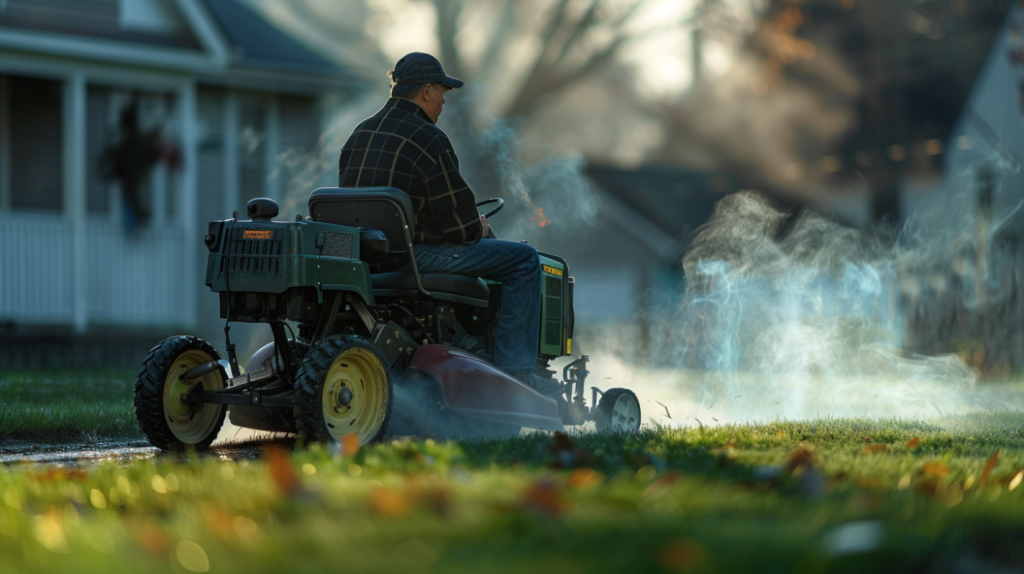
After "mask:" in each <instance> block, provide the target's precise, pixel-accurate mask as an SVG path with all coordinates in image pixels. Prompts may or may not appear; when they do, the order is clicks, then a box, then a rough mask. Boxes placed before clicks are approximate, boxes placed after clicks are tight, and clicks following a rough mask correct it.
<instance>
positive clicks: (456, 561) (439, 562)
mask: <svg viewBox="0 0 1024 574" xmlns="http://www.w3.org/2000/svg"><path fill="white" fill-rule="evenodd" d="M1022 425H1024V416H1021V415H1016V414H989V415H972V416H968V417H961V418H957V419H952V420H946V421H941V422H935V423H918V422H911V421H862V420H824V421H813V422H798V423H772V424H765V425H743V426H725V427H718V428H699V427H698V428H690V429H685V430H673V429H665V428H662V429H651V430H647V431H644V432H642V433H639V434H637V435H633V436H624V437H619V436H608V435H596V434H589V435H579V436H572V437H565V436H560V437H557V436H556V437H552V436H548V435H545V434H535V435H530V436H521V437H519V438H517V439H514V440H508V441H499V442H469V443H434V442H432V441H412V442H410V441H401V442H393V443H386V444H380V445H375V446H373V447H371V448H364V449H362V450H360V451H359V452H358V453H357V454H356V455H354V456H351V457H343V456H340V455H337V454H335V453H332V452H331V451H329V450H324V449H311V450H300V451H296V452H294V453H291V454H283V453H278V454H274V455H270V456H268V457H266V458H264V459H263V460H256V461H245V460H243V461H230V460H228V461H223V460H220V459H219V458H218V457H217V455H216V454H214V455H211V456H197V455H195V454H191V455H168V456H160V457H157V458H154V459H151V460H144V461H139V462H136V463H135V464H132V465H130V466H123V465H121V464H114V463H109V464H101V465H98V466H91V467H87V468H85V469H84V470H75V471H67V470H58V469H53V468H49V469H48V468H44V467H38V466H31V465H26V466H15V467H9V468H7V469H6V472H3V473H0V497H2V498H0V571H3V572H12V573H22V572H26V573H27V572H66V571H72V570H73V571H75V572H129V571H131V572H136V571H145V572H186V571H189V570H192V571H202V570H204V569H206V568H208V569H209V571H211V572H240V573H247V574H249V573H252V572H284V571H287V572H311V573H312V572H317V573H321V572H327V571H344V572H405V571H410V570H418V571H432V572H466V573H470V572H474V573H478V572H488V573H491V572H534V571H539V572H560V573H563V572H570V573H571V572H675V571H698V572H699V571H706V572H868V571H871V572H874V571H891V572H916V571H921V572H945V571H978V572H982V571H997V570H999V569H1006V568H1018V567H1019V565H1020V564H1022V563H1024V548H1022V546H1021V544H1020V542H1019V541H1020V540H1022V539H1024V485H1021V480H1020V477H1022V476H1024V475H1022V474H1021V472H1022V469H1024V435H1022V431H1024V426H1022ZM915 438H916V439H917V441H914V442H916V443H917V444H916V447H913V448H908V447H907V444H908V442H910V441H912V439H915ZM912 444H913V443H912ZM877 445H885V448H882V447H880V446H877ZM996 451H999V452H1000V456H999V459H998V462H997V463H996V464H995V465H994V467H993V468H992V470H991V472H990V474H989V476H988V477H986V478H987V480H985V483H984V484H981V482H982V476H983V474H984V469H985V468H986V463H987V461H989V460H990V459H991V457H992V456H993V454H995V452H996ZM275 452H276V451H275Z"/></svg>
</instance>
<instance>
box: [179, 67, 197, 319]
mask: <svg viewBox="0 0 1024 574" xmlns="http://www.w3.org/2000/svg"><path fill="white" fill-rule="evenodd" d="M196 105H197V101H196V85H195V82H193V81H189V82H186V83H185V84H182V86H181V88H180V89H179V90H178V106H179V108H178V109H179V110H180V115H179V118H180V121H181V147H182V150H181V152H182V154H181V155H182V164H183V165H182V173H181V180H180V181H181V189H180V192H179V194H178V197H180V198H181V199H180V203H179V204H178V206H179V210H178V214H179V217H180V218H181V230H182V234H183V236H184V237H183V239H182V257H183V258H184V261H183V263H184V265H182V267H181V280H182V282H183V283H184V296H183V297H182V303H183V306H184V309H183V312H184V315H183V316H182V317H181V320H182V323H184V324H185V325H187V326H190V327H191V326H194V325H195V324H196V318H197V316H198V313H199V309H198V305H199V297H198V295H199V293H198V289H199V225H198V222H197V219H198V217H199V207H198V192H199V180H198V174H199V169H198V167H199V166H198V163H199V153H198V149H197V146H198V144H199V142H198V141H197V135H198V129H197V127H196V122H197V121H198V120H197V119H196V118H197V110H196Z"/></svg>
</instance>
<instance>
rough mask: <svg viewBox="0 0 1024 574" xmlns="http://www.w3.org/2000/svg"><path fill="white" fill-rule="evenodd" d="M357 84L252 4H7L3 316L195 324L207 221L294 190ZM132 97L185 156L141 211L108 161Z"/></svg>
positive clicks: (0, 24)
mask: <svg viewBox="0 0 1024 574" xmlns="http://www.w3.org/2000/svg"><path fill="white" fill-rule="evenodd" d="M358 86H359V84H358V81H357V80H355V79H354V78H353V77H352V76H350V75H348V74H346V73H345V72H344V71H343V70H340V69H339V68H338V67H336V66H335V65H334V64H332V63H330V62H328V61H327V60H325V59H324V58H322V57H321V56H319V55H317V54H315V53H313V52H311V51H310V50H309V49H307V48H306V47H304V46H303V45H302V44H301V43H300V42H299V41H297V40H296V39H293V38H291V37H289V36H287V35H286V34H284V33H283V32H282V31H281V30H280V29H278V28H276V27H275V26H273V25H272V24H270V23H269V22H267V21H266V20H264V19H263V18H262V17H260V16H258V15H257V14H256V13H255V12H253V11H251V10H250V9H249V8H247V7H246V6H245V5H244V4H242V3H241V2H239V1H238V0H91V1H88V2H81V1H73V0H0V324H6V325H8V327H10V326H11V325H13V326H15V328H16V329H22V330H24V328H28V329H32V328H37V327H39V328H49V329H50V330H51V331H52V330H58V331H62V330H65V329H66V330H67V332H68V333H72V332H74V333H89V332H93V331H95V330H97V329H99V330H111V329H113V330H117V329H131V328H133V327H146V328H159V329H177V328H181V329H192V328H195V327H197V326H198V324H199V322H200V318H201V317H202V318H203V319H215V318H216V317H217V299H216V297H214V296H213V295H212V294H211V293H209V291H208V289H206V287H205V286H203V285H202V282H203V281H202V280H203V276H202V273H203V270H204V269H205V267H204V265H205V261H204V260H203V258H202V255H203V249H204V248H202V245H201V238H202V236H203V234H204V232H205V222H206V221H208V220H211V219H218V218H226V217H229V216H230V214H231V212H232V211H233V210H236V209H237V210H243V209H244V204H245V202H246V200H248V199H249V198H251V197H257V196H269V197H280V195H281V193H282V190H281V189H280V187H281V185H282V184H281V183H280V182H281V178H279V177H274V175H275V174H274V170H276V169H278V168H279V167H280V161H279V160H280V158H281V157H283V154H285V155H286V152H290V151H291V152H295V151H302V150H305V151H309V150H311V149H312V148H314V147H315V145H316V143H317V139H318V137H319V134H320V115H319V114H320V108H319V106H318V102H319V101H320V98H321V97H322V96H324V95H325V94H327V93H338V92H342V93H345V92H349V91H352V90H355V89H357V88H358ZM132 101H135V102H136V104H137V110H138V113H137V118H138V122H139V126H140V128H141V130H142V131H144V132H145V131H148V130H153V129H159V130H160V133H161V135H162V138H163V139H164V140H165V141H166V142H168V143H169V144H171V148H174V149H177V150H178V152H180V163H178V162H173V161H171V162H158V163H156V165H155V167H153V168H152V169H151V170H150V171H149V172H148V173H147V175H146V176H145V178H144V184H143V185H142V186H141V188H140V189H141V191H140V193H139V194H138V196H139V200H140V201H141V203H142V204H143V205H144V206H145V207H146V211H148V212H149V213H150V214H151V215H150V216H149V218H148V221H145V222H143V223H142V224H141V225H139V226H138V227H137V228H134V226H133V225H131V224H130V221H129V220H128V218H126V216H125V209H126V208H125V201H124V197H123V193H122V189H121V185H119V184H118V183H117V180H110V179H105V178H104V177H103V175H102V172H103V170H102V168H101V163H102V158H103V157H104V151H105V150H107V149H109V148H111V147H112V146H114V145H116V144H117V143H118V141H119V137H120V136H119V133H118V118H119V116H120V115H121V113H122V111H123V110H124V109H125V108H126V107H127V106H128V104H129V103H130V102H132Z"/></svg>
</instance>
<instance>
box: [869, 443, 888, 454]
mask: <svg viewBox="0 0 1024 574" xmlns="http://www.w3.org/2000/svg"><path fill="white" fill-rule="evenodd" d="M886 448H888V447H886V446H885V445H884V444H871V445H868V446H866V447H864V454H875V453H876V452H885V449H886Z"/></svg>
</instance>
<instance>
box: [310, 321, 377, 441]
mask: <svg viewBox="0 0 1024 574" xmlns="http://www.w3.org/2000/svg"><path fill="white" fill-rule="evenodd" d="M295 386H296V388H297V392H296V405H297V406H296V407H295V422H296V426H297V428H298V430H299V433H300V435H305V440H306V441H309V442H319V443H326V442H330V441H338V440H340V439H341V438H342V437H343V436H345V435H347V434H349V433H355V434H356V435H357V436H358V437H359V444H360V445H366V444H370V443H372V442H376V441H379V440H380V439H381V438H382V437H383V436H384V435H385V434H387V431H388V423H389V422H390V418H391V410H392V406H393V403H394V384H393V382H392V378H391V371H390V370H389V369H388V363H387V360H386V359H385V358H384V355H382V354H381V352H380V351H379V350H377V348H376V347H374V346H373V345H372V344H371V343H370V342H368V341H367V340H365V339H363V338H362V337H358V336H355V335H338V336H334V337H330V338H328V339H327V340H325V341H324V342H322V343H320V344H319V345H317V346H316V347H313V348H312V349H310V351H309V353H308V354H306V357H305V358H304V359H303V360H302V364H301V365H300V366H299V372H298V374H297V375H296V377H295Z"/></svg>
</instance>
